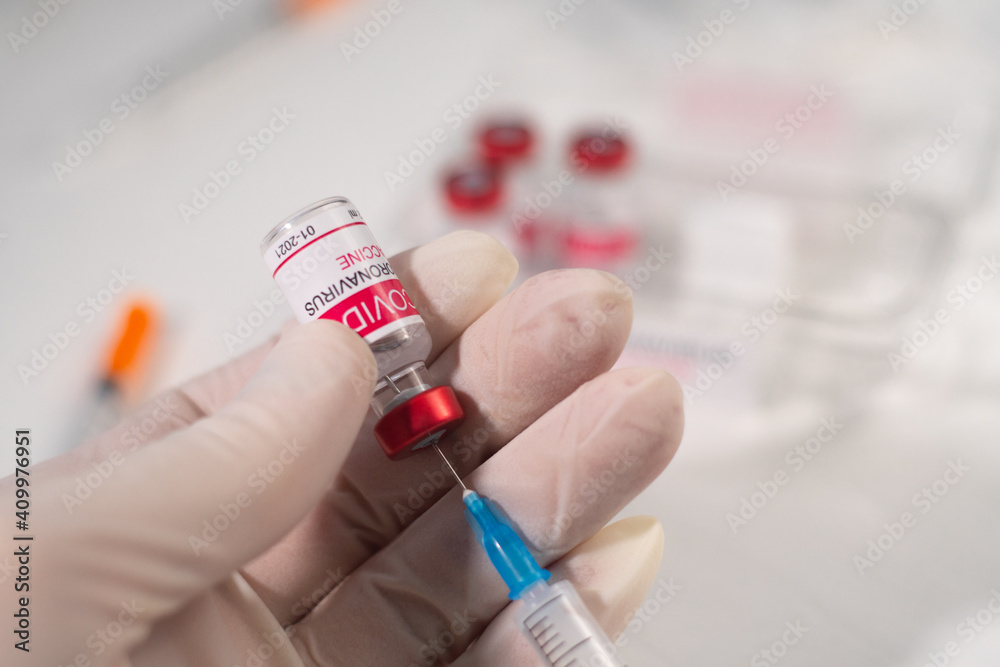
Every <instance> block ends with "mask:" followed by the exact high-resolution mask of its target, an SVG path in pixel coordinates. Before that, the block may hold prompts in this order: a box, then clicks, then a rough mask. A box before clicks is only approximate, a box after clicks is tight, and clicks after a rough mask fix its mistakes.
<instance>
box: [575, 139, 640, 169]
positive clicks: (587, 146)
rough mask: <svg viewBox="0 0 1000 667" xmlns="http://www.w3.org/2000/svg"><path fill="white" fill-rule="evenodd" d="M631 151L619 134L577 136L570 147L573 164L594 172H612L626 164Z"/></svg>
mask: <svg viewBox="0 0 1000 667" xmlns="http://www.w3.org/2000/svg"><path fill="white" fill-rule="evenodd" d="M630 153H631V150H630V148H629V145H628V142H627V141H625V139H624V137H622V136H621V135H620V134H612V135H610V136H605V135H603V134H602V133H600V132H588V133H585V134H581V135H579V136H578V137H577V138H576V139H575V140H574V141H573V142H572V144H571V145H570V156H571V157H572V159H573V162H574V164H580V165H582V166H584V167H585V168H587V169H593V170H594V171H614V170H616V169H620V168H621V167H624V166H625V165H626V164H627V163H628V159H629V156H630Z"/></svg>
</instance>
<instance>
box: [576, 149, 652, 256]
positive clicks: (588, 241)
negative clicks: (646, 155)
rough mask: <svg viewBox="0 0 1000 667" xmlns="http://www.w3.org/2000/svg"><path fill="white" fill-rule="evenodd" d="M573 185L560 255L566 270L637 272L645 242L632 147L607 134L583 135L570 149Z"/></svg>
mask: <svg viewBox="0 0 1000 667" xmlns="http://www.w3.org/2000/svg"><path fill="white" fill-rule="evenodd" d="M569 161H570V165H571V168H572V171H573V173H574V179H573V181H572V182H571V183H570V184H569V185H567V187H566V192H565V193H564V194H563V199H564V200H565V206H562V207H560V208H561V210H562V216H561V217H563V229H562V230H561V233H560V236H561V242H560V244H559V248H558V252H559V259H560V262H559V263H560V264H562V265H563V266H573V267H585V268H594V269H602V270H604V271H608V272H610V273H616V274H617V273H621V272H622V271H625V270H627V269H629V268H630V267H632V265H633V264H634V263H635V260H636V254H637V251H638V249H639V247H640V244H641V239H642V221H641V211H640V207H639V205H638V192H637V187H636V182H635V177H634V169H633V168H632V162H633V160H632V147H631V146H630V144H629V142H628V141H627V140H626V138H625V137H624V136H622V135H621V134H618V133H612V132H609V131H607V130H605V131H603V132H601V131H588V132H582V133H580V134H578V135H577V136H576V138H574V139H573V140H572V141H571V142H570V147H569Z"/></svg>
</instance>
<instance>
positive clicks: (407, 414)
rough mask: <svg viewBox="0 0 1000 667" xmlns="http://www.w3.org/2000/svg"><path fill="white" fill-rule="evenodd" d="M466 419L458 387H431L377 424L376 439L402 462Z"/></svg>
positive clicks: (391, 457)
mask: <svg viewBox="0 0 1000 667" xmlns="http://www.w3.org/2000/svg"><path fill="white" fill-rule="evenodd" d="M464 420H465V412H464V411H463V410H462V406H461V405H460V404H459V402H458V397H457V396H455V392H454V390H452V388H451V387H449V386H447V385H441V386H438V387H431V388H430V389H428V390H426V391H422V392H420V393H419V394H417V395H416V396H413V397H412V398H410V399H409V400H407V401H405V402H403V403H401V404H399V405H397V406H396V407H394V408H393V409H392V410H390V411H389V412H387V413H385V415H383V416H382V418H381V419H379V420H378V422H376V424H375V439H376V440H378V444H379V445H381V447H382V451H384V452H385V455H386V456H388V457H389V458H390V459H392V460H393V461H398V460H399V459H404V458H406V457H407V456H410V455H412V454H414V453H415V452H418V451H420V450H421V449H423V448H424V447H427V446H429V445H431V444H433V443H436V442H437V441H438V440H440V439H441V437H442V436H444V434H445V433H447V432H449V431H451V430H453V429H455V428H456V427H458V426H459V425H460V424H461V423H462V422H463V421H464Z"/></svg>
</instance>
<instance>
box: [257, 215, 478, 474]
mask: <svg viewBox="0 0 1000 667" xmlns="http://www.w3.org/2000/svg"><path fill="white" fill-rule="evenodd" d="M261 256H262V257H263V259H264V264H265V265H267V268H268V270H269V271H271V275H272V276H273V277H274V279H275V281H276V282H277V283H278V287H280V288H281V291H282V293H284V295H285V298H286V299H287V300H288V303H289V305H290V306H291V308H292V312H294V313H295V317H296V319H298V321H299V322H303V323H305V322H311V321H313V320H318V319H329V320H334V321H336V322H340V323H341V324H344V325H346V326H348V327H350V328H351V329H353V330H354V331H355V332H356V333H357V334H358V335H359V336H361V337H362V338H364V339H365V342H366V343H368V345H369V347H370V348H371V350H372V353H373V354H374V356H375V361H376V364H377V368H378V370H377V373H378V382H377V383H376V386H375V393H374V395H373V397H372V401H371V406H372V409H373V410H374V411H375V415H376V416H377V417H378V422H377V423H376V424H375V438H376V440H378V443H379V445H381V447H382V449H383V451H384V452H385V453H386V455H387V456H388V457H389V458H390V459H393V460H396V459H401V458H405V457H406V456H409V455H411V454H413V453H414V452H417V451H419V450H421V449H423V448H425V447H428V446H430V445H432V444H436V443H437V442H438V441H439V440H440V439H441V437H442V436H444V434H445V433H447V432H448V431H450V430H452V429H454V428H455V427H457V426H458V425H459V424H460V423H461V422H462V420H463V419H464V416H465V415H464V412H463V411H462V407H461V405H460V404H459V403H458V399H457V397H456V396H455V392H454V391H453V390H452V389H451V387H448V386H446V385H442V386H435V385H434V383H433V381H432V380H431V377H430V373H429V372H428V370H427V367H426V366H425V362H426V360H427V355H428V354H429V353H430V351H431V338H430V334H429V333H428V331H427V326H426V325H425V324H424V320H423V318H421V317H420V313H419V312H418V311H417V308H416V306H415V305H414V303H413V301H412V300H411V299H410V296H409V294H407V293H406V289H405V288H404V287H403V285H402V284H401V283H400V282H399V279H398V278H397V276H396V272H395V271H393V269H392V266H391V265H390V264H389V260H388V259H387V258H386V256H385V253H384V252H383V251H382V248H381V246H379V245H378V242H377V241H376V240H375V237H374V236H373V235H372V233H371V230H370V229H369V228H368V225H366V224H365V221H364V219H363V218H362V217H361V214H360V213H359V212H358V210H357V208H356V207H355V206H354V204H352V203H351V202H350V201H349V200H348V199H345V198H344V197H332V198H330V199H324V200H323V201H319V202H316V203H315V204H312V205H311V206H307V207H306V208H304V209H302V210H301V211H299V212H298V213H296V214H294V215H292V216H291V217H289V218H287V219H286V220H284V221H283V222H281V223H280V224H278V225H277V226H276V227H275V228H274V229H272V230H271V231H270V232H269V233H268V234H267V236H266V237H265V238H264V241H263V242H262V243H261Z"/></svg>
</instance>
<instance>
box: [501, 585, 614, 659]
mask: <svg viewBox="0 0 1000 667" xmlns="http://www.w3.org/2000/svg"><path fill="white" fill-rule="evenodd" d="M521 600H522V601H523V602H524V604H523V605H521V607H520V609H518V610H517V613H516V622H517V624H518V626H519V627H520V628H521V630H522V631H523V632H524V634H525V636H527V637H528V639H529V640H530V641H531V643H532V644H533V645H534V646H535V647H536V648H537V649H538V652H539V654H540V655H541V656H542V657H543V658H544V659H545V660H546V661H547V662H546V664H550V665H553V667H562V666H563V665H574V666H575V665H580V667H625V663H623V662H622V661H621V658H620V657H619V656H618V651H617V649H616V648H615V645H614V643H613V642H612V641H611V640H610V639H608V636H607V635H606V634H605V633H604V629H603V628H601V626H600V625H599V624H598V623H597V621H596V620H595V619H594V617H593V616H592V615H591V613H590V611H589V610H588V609H587V606H586V605H585V604H584V603H583V600H582V599H580V596H579V595H578V594H577V592H576V589H575V588H573V585H572V584H571V583H569V582H568V581H560V582H558V583H555V584H552V585H548V584H546V583H545V582H538V583H537V584H535V585H533V586H531V587H530V588H528V589H526V590H525V591H524V593H523V594H522V595H521Z"/></svg>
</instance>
